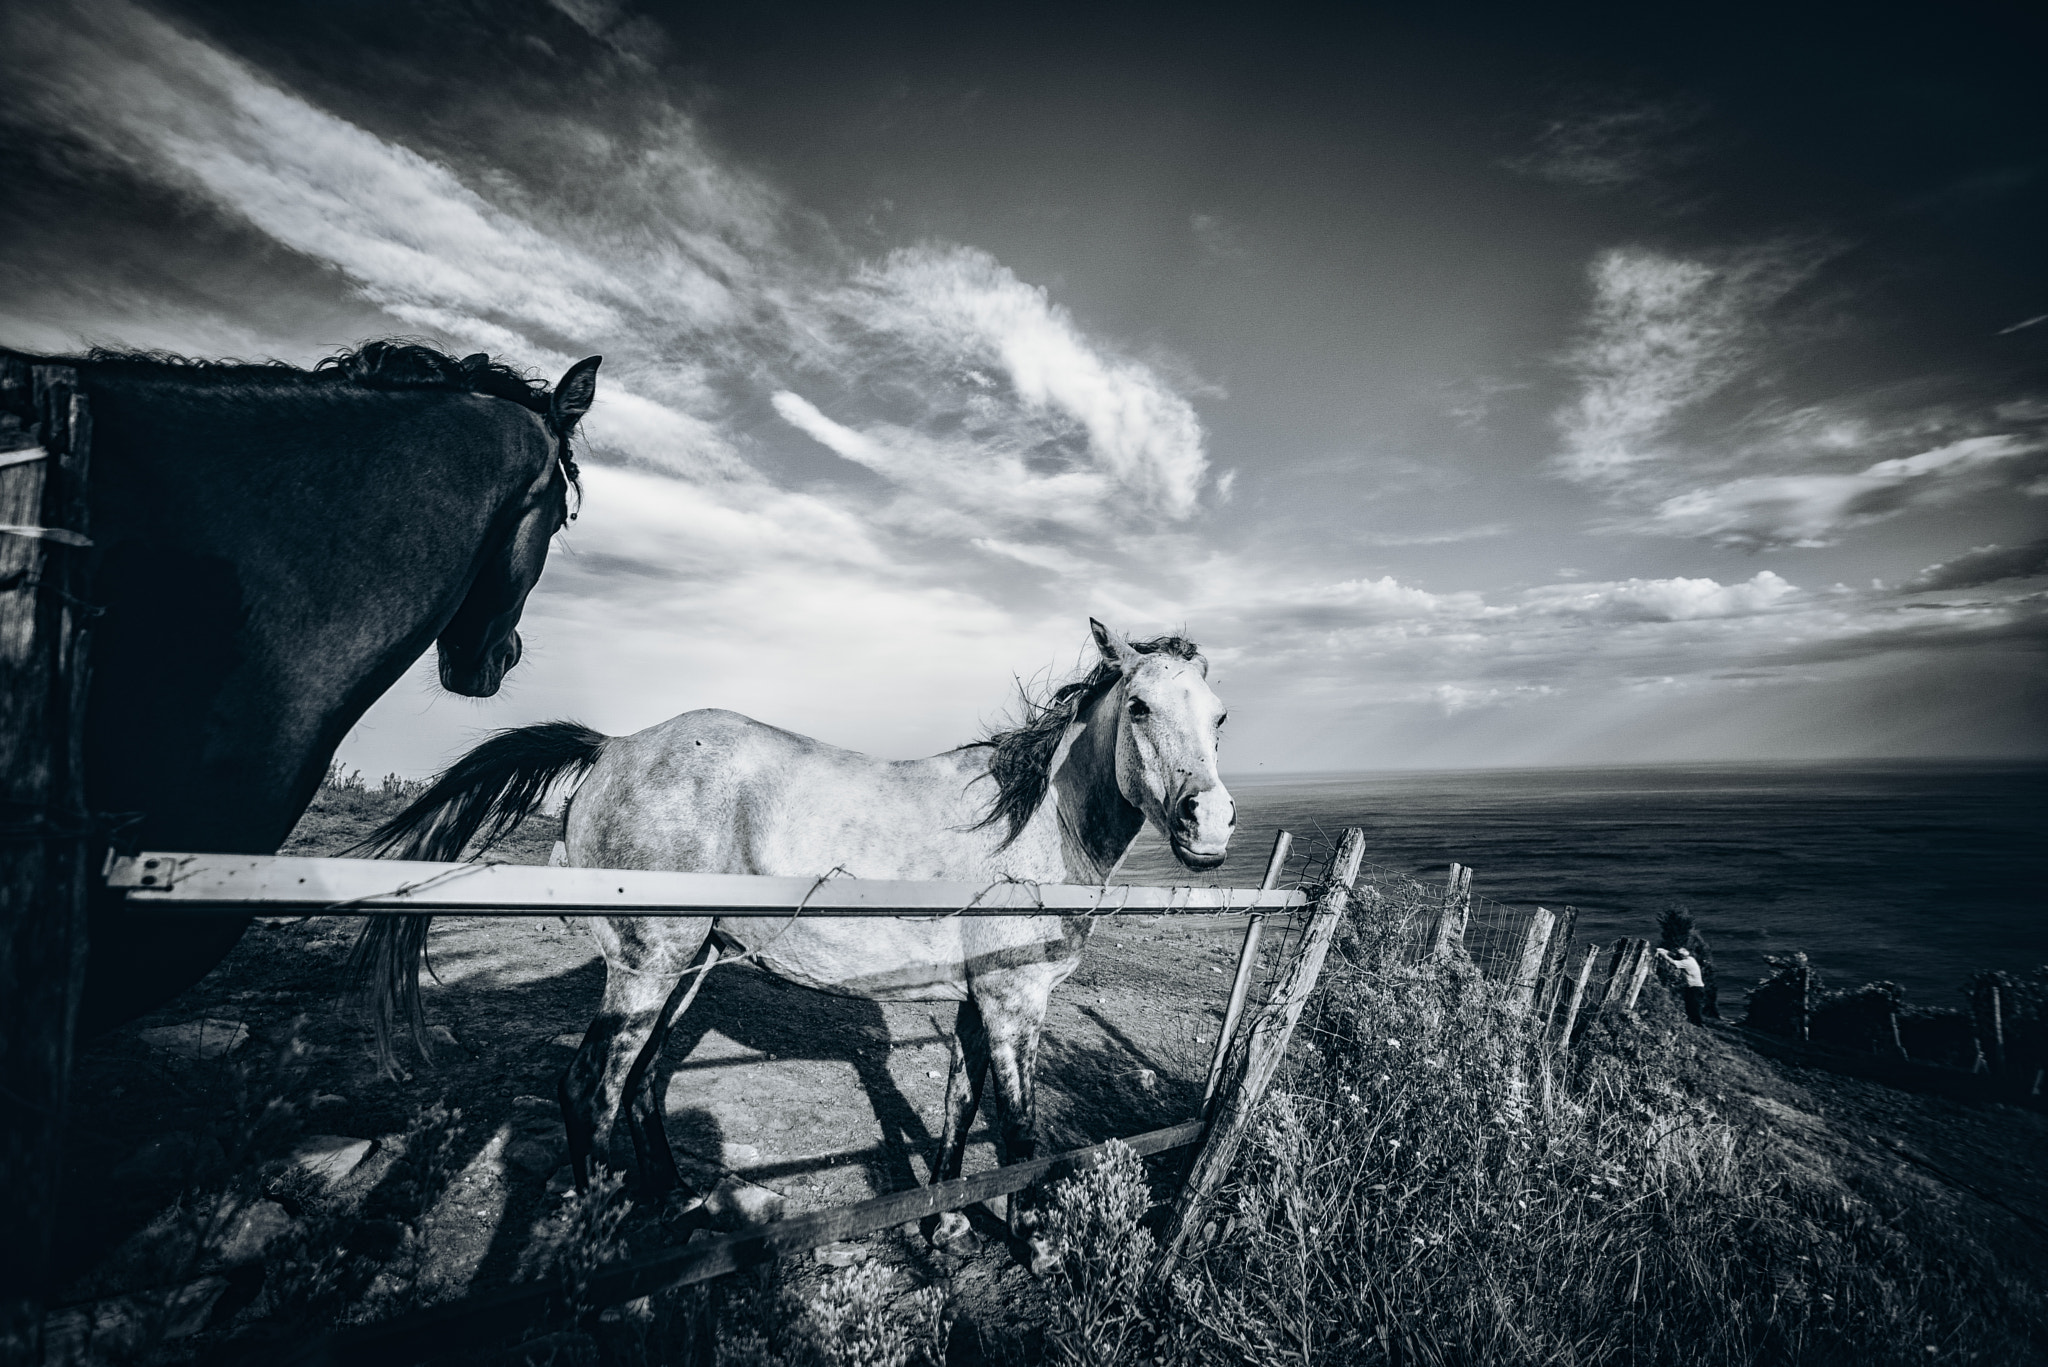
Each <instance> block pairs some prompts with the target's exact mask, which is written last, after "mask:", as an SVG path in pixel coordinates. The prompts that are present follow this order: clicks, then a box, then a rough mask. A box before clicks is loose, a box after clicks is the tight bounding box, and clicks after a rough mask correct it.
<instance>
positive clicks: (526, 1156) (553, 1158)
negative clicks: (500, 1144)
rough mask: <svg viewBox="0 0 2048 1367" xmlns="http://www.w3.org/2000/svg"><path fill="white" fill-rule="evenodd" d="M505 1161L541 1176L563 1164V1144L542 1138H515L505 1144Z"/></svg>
mask: <svg viewBox="0 0 2048 1367" xmlns="http://www.w3.org/2000/svg"><path fill="white" fill-rule="evenodd" d="M505 1161H506V1162H507V1163H508V1164H510V1165H511V1166H513V1167H515V1168H519V1169H520V1170H522V1171H524V1172H530V1173H533V1174H534V1175H535V1176H540V1175H542V1174H544V1173H550V1172H553V1171H554V1170H555V1169H556V1168H558V1167H560V1166H561V1165H562V1146H561V1145H559V1144H550V1143H548V1142H547V1141H545V1140H540V1139H515V1140H513V1141H512V1142H511V1143H509V1144H507V1145H506V1146H505Z"/></svg>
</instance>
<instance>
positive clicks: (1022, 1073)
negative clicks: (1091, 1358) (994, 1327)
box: [983, 1005, 1058, 1275]
mask: <svg viewBox="0 0 2048 1367" xmlns="http://www.w3.org/2000/svg"><path fill="white" fill-rule="evenodd" d="M983 1012H984V1017H986V1016H988V1015H990V1014H994V1013H992V1012H990V1011H989V1009H988V1008H987V1007H984V1008H983ZM1043 1021H1044V1010H1043V1006H1042V1005H1041V1008H1040V1010H1039V1011H1038V1012H1036V1013H1033V1012H1031V1011H1028V1010H1015V1011H1006V1012H1003V1013H1002V1014H1000V1015H996V1018H995V1019H994V1020H993V1021H991V1022H990V1023H989V1031H988V1036H989V1038H988V1055H989V1074H990V1077H991V1079H992V1080H993V1081H994V1083H995V1091H996V1095H995V1102H996V1116H995V1119H996V1161H997V1162H999V1163H1001V1164H1002V1165H1003V1166H1004V1167H1008V1166H1010V1165H1011V1164H1013V1163H1028V1162H1030V1161H1031V1160H1032V1159H1033V1158H1036V1157H1037V1156H1038V1087H1037V1074H1038V1036H1039V1027H1040V1026H1041V1025H1042V1024H1043ZM1033 1197H1034V1193H1033V1191H1032V1190H1031V1189H1030V1188H1029V1187H1027V1188H1025V1189H1024V1190H1023V1191H1020V1192H1018V1193H1016V1194H1015V1195H1013V1196H1012V1197H1011V1198H1010V1233H1011V1234H1012V1235H1014V1236H1015V1237H1017V1238H1019V1239H1022V1240H1024V1241H1026V1242H1027V1243H1028V1244H1029V1245H1030V1247H1031V1270H1032V1272H1033V1273H1035V1274H1039V1275H1043V1274H1044V1273H1046V1272H1048V1271H1050V1270H1051V1269H1052V1267H1053V1266H1054V1265H1055V1264H1056V1263H1057V1262H1058V1254H1057V1253H1056V1251H1055V1250H1054V1249H1053V1248H1052V1246H1051V1245H1050V1244H1049V1243H1048V1242H1047V1241H1046V1240H1045V1239H1044V1238H1042V1237H1040V1235H1039V1233H1038V1230H1039V1225H1040V1220H1039V1216H1038V1212H1037V1211H1036V1210H1035V1209H1033V1207H1034V1206H1035V1205H1036V1202H1035V1200H1034V1199H1033Z"/></svg>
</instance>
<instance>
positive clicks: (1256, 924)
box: [1202, 831, 1294, 1116]
mask: <svg viewBox="0 0 2048 1367" xmlns="http://www.w3.org/2000/svg"><path fill="white" fill-rule="evenodd" d="M1293 844H1294V835H1293V833H1292V832H1291V831H1281V832H1280V833H1279V834H1277V835H1275V836H1274V837H1273V853H1272V854H1270V855H1268V856H1267V858H1266V876H1265V877H1264V878H1263V879H1261V880H1260V882H1259V890H1260V891H1261V892H1266V891H1270V890H1271V889H1272V886H1273V885H1274V884H1275V883H1277V882H1279V881H1280V870H1281V868H1282V867H1283V866H1285V864H1286V863H1287V851H1288V848H1289V847H1290V846H1292V845H1293ZM1265 921H1266V918H1265V917H1263V916H1258V915H1254V916H1253V917H1252V918H1251V920H1250V922H1249V923H1248V924H1247V925H1246V926H1245V928H1244V943H1243V944H1242V945H1241V946H1239V947H1238V951H1237V976H1236V977H1235V978H1233V979H1232V980H1231V983H1230V1003H1229V1005H1227V1006H1225V1007H1224V1008H1223V1028H1222V1029H1220V1030H1218V1031H1217V1032H1216V1052H1215V1053H1214V1054H1212V1055H1210V1057H1209V1080H1208V1081H1207V1082H1206V1083H1204V1084H1203V1086H1202V1114H1203V1115H1205V1116H1206V1115H1207V1114H1208V1113H1209V1103H1210V1101H1211V1100H1213V1099H1214V1098H1215V1096H1216V1084H1217V1083H1218V1082H1220V1081H1222V1079H1223V1060H1224V1058H1225V1057H1226V1056H1227V1055H1228V1054H1229V1053H1230V1041H1231V1040H1233V1039H1235V1038H1236V1037H1237V1018H1238V1017H1239V1016H1240V1015H1242V1014H1243V1012H1244V999H1245V994H1246V993H1248V992H1249V991H1251V985H1252V968H1253V966H1254V965H1256V964H1257V962H1258V958H1259V933H1260V931H1261V930H1263V929H1264V926H1265Z"/></svg>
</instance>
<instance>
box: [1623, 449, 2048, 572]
mask: <svg viewBox="0 0 2048 1367" xmlns="http://www.w3.org/2000/svg"><path fill="white" fill-rule="evenodd" d="M2040 449H2041V446H2040V444H2039V443H2038V442H2035V441H2030V440H2027V439H2024V438H2021V437H2016V436H2012V435H1998V436H1986V437H1966V438H1963V439H1962V440H1960V441H1953V442H1948V443H1945V444H1943V445H1941V446H1938V447H1935V448H1933V449H1931V450H1927V451H1922V452H1920V453H1919V454H1917V455H1912V456H1904V457H1897V458H1894V459H1891V460H1881V461H1878V462H1877V463H1875V464H1873V465H1870V466H1868V467H1866V468H1865V469H1862V470H1859V471H1857V472H1856V473H1854V474H1819V473H1815V474H1793V475H1757V476H1750V477H1747V478H1744V479H1736V480H1730V481H1728V482H1727V483H1725V484H1719V485H1715V486H1713V487H1711V488H1707V489H1695V490H1692V491H1690V492H1688V493H1684V494H1678V495H1675V496H1673V497H1671V498H1668V499H1666V500H1664V501H1663V502H1662V503H1660V504H1658V505H1657V507H1656V509H1655V511H1654V513H1653V514H1652V515H1651V524H1652V525H1653V526H1655V527H1657V528H1658V529H1660V530H1663V531H1668V532H1674V533H1676V534H1678V535H1681V536H1691V537H1698V538H1701V539H1703V540H1708V541H1713V542H1716V543H1718V544H1721V545H1726V546H1737V547H1742V548H1746V549H1751V550H1761V549H1768V548H1772V547H1778V546H1826V545H1830V544H1832V543H1833V542H1834V541H1836V540H1837V539H1839V538H1840V537H1841V535H1842V534H1843V533H1844V532H1846V531H1849V530H1850V529H1852V528H1856V527H1861V526H1867V525H1869V524H1870V523H1873V522H1879V521H1882V520H1883V519H1885V518H1888V517H1894V516H1896V515H1898V514H1899V513H1902V512H1905V511H1906V510H1907V509H1909V508H1913V507H1916V506H1923V505H1927V504H1932V503H1938V502H1943V501H1946V500H1949V499H1953V498H1955V497H1957V496H1958V495H1959V494H1962V493H1965V492H1971V491H1974V490H1975V489H1977V488H1981V487H1983V484H1984V481H1983V476H1984V474H1985V473H1986V468H1987V467H1989V466H1992V465H1994V464H1997V463H2001V462H2006V461H2011V460H2014V459H2016V458H2018V457H2021V456H2025V455H2028V454H2031V453H2032V452H2035V451H2037V450H2040Z"/></svg>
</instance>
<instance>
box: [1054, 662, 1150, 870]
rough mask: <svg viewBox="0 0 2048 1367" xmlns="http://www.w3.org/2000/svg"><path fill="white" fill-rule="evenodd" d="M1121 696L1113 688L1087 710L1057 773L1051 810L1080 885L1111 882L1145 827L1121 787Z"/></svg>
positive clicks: (1062, 848) (1062, 847)
mask: <svg viewBox="0 0 2048 1367" xmlns="http://www.w3.org/2000/svg"><path fill="white" fill-rule="evenodd" d="M1119 694H1120V690H1118V689H1114V688H1112V689H1110V690H1109V692H1107V693H1105V694H1104V695H1103V696H1102V697H1101V698H1098V699H1097V700H1096V701H1095V702H1094V704H1092V705H1091V706H1090V707H1089V708H1088V710H1087V712H1085V713H1084V714H1083V715H1082V717H1081V719H1080V721H1079V722H1078V723H1077V724H1076V726H1075V728H1074V731H1073V734H1072V735H1071V737H1070V738H1069V739H1068V741H1067V743H1066V745H1065V747H1064V748H1065V754H1064V755H1063V756H1062V757H1061V758H1060V759H1059V761H1058V763H1057V765H1056V766H1055V768H1054V770H1053V775H1052V794H1051V796H1050V799H1049V801H1048V804H1047V805H1049V806H1052V807H1053V808H1054V812H1055V815H1056V817H1057V820H1058V822H1059V834H1060V852H1061V855H1062V857H1063V859H1064V861H1065V863H1066V865H1067V870H1068V877H1069V878H1072V879H1073V880H1074V881H1075V882H1088V883H1099V882H1102V881H1103V880H1104V879H1106V878H1108V877H1109V876H1110V874H1111V873H1113V872H1114V871H1115V870H1116V866H1117V865H1118V864H1120V863H1122V862H1123V857H1124V854H1125V852H1126V851H1128V850H1129V849H1130V848H1131V842H1132V841H1134V840H1136V839H1137V838H1138V832H1139V831H1140V830H1142V829H1144V825H1145V814H1144V813H1143V812H1141V811H1139V810H1138V809H1137V808H1136V807H1133V806H1132V805H1131V804H1130V803H1128V802H1126V801H1124V795H1123V793H1122V791H1121V790H1119V789H1118V787H1117V783H1116V701H1117V698H1118V697H1119Z"/></svg>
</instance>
